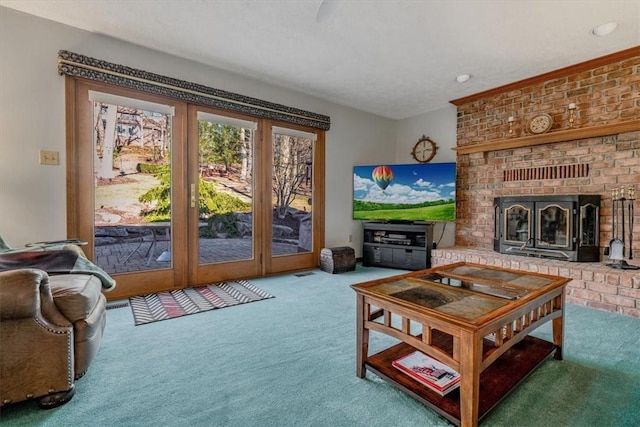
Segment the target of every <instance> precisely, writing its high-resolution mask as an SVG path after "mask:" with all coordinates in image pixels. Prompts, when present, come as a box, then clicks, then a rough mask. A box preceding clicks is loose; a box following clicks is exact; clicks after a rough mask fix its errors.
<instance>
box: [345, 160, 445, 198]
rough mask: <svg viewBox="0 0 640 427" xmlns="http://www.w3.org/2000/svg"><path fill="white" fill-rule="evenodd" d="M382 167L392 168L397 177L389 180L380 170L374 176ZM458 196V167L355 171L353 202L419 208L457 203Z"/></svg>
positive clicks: (429, 165) (431, 165) (430, 165)
mask: <svg viewBox="0 0 640 427" xmlns="http://www.w3.org/2000/svg"><path fill="white" fill-rule="evenodd" d="M379 166H387V167H389V168H390V169H391V171H392V175H393V176H392V177H389V176H388V174H385V173H384V172H385V171H384V170H380V169H378V171H377V173H376V174H374V169H376V168H377V167H379ZM374 177H375V178H377V179H374ZM389 178H391V179H389ZM385 185H386V186H385ZM455 192H456V164H455V163H426V164H406V165H371V166H354V168H353V198H354V199H356V200H362V201H366V202H377V203H410V204H417V203H422V202H429V201H434V200H448V199H455V196H456V194H455Z"/></svg>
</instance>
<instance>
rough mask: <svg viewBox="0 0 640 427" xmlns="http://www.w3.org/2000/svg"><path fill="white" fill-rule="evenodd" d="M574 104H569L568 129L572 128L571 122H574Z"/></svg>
mask: <svg viewBox="0 0 640 427" xmlns="http://www.w3.org/2000/svg"><path fill="white" fill-rule="evenodd" d="M575 112H576V104H575V103H573V102H572V103H571V104H569V127H570V128H571V127H573V121H574V120H575Z"/></svg>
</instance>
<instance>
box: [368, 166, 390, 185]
mask: <svg viewBox="0 0 640 427" xmlns="http://www.w3.org/2000/svg"><path fill="white" fill-rule="evenodd" d="M371 177H372V178H373V181H374V182H375V183H376V184H377V185H378V187H380V188H381V189H382V191H384V190H385V188H387V187H388V186H389V184H391V181H392V180H393V171H392V170H391V168H390V167H389V166H378V167H377V168H375V169H374V170H373V172H371Z"/></svg>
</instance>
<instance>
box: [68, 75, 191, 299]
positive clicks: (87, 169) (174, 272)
mask: <svg viewBox="0 0 640 427" xmlns="http://www.w3.org/2000/svg"><path fill="white" fill-rule="evenodd" d="M89 90H95V91H99V92H105V93H110V94H114V95H118V96H124V97H129V98H136V99H141V100H144V101H149V102H155V103H159V104H168V105H172V106H174V107H175V111H176V113H175V115H174V117H173V119H172V127H171V129H172V139H171V142H172V148H171V165H172V166H171V168H172V187H177V188H186V152H185V151H186V144H183V143H180V142H179V141H186V127H185V124H186V120H185V117H186V109H187V104H186V103H184V102H180V101H177V100H174V99H170V98H167V97H162V96H156V95H151V94H148V93H145V92H139V91H135V90H132V89H123V88H120V87H118V86H112V85H107V84H102V83H96V82H93V81H89V80H85V79H80V78H76V77H71V76H66V77H65V99H66V102H65V108H66V152H67V156H66V157H67V165H66V176H67V186H66V187H67V235H68V236H73V237H74V238H79V239H80V240H82V241H86V242H87V243H88V244H87V245H86V246H83V250H84V252H85V254H86V255H87V258H89V259H91V260H95V256H94V255H95V254H94V243H95V241H94V240H95V239H94V215H95V202H94V200H95V186H94V180H93V177H94V171H93V168H94V164H93V163H94V162H93V156H94V147H93V144H87V143H86V140H87V135H89V140H90V141H91V138H92V135H93V108H86V106H83V104H84V103H90V102H91V101H89V97H88V93H89ZM87 178H89V179H87ZM171 205H172V215H171V217H172V228H173V230H174V232H173V233H172V263H171V268H168V269H162V270H145V271H139V272H131V273H121V274H118V279H117V280H118V282H124V283H126V286H116V288H115V289H113V290H112V291H110V292H109V293H107V294H106V296H107V298H108V299H109V300H114V299H121V298H127V297H130V296H133V295H141V294H145V293H149V290H150V289H152V290H153V292H159V291H166V290H173V289H177V288H182V287H185V286H186V284H187V268H186V262H187V258H186V253H187V248H186V245H187V240H186V233H184V232H178V231H179V230H186V218H187V215H186V206H187V194H186V192H181V191H177V192H173V193H172V201H171Z"/></svg>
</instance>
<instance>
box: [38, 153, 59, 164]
mask: <svg viewBox="0 0 640 427" xmlns="http://www.w3.org/2000/svg"><path fill="white" fill-rule="evenodd" d="M59 154H60V153H59V152H57V151H46V150H40V164H41V165H59V164H60V158H59Z"/></svg>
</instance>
